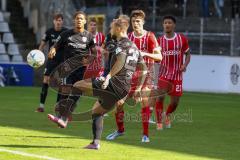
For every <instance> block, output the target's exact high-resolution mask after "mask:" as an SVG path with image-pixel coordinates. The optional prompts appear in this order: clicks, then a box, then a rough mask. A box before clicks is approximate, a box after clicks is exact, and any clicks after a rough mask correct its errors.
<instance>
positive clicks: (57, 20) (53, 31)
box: [36, 14, 67, 112]
mask: <svg viewBox="0 0 240 160" xmlns="http://www.w3.org/2000/svg"><path fill="white" fill-rule="evenodd" d="M53 24H54V26H53V28H50V29H48V30H47V31H46V32H45V34H44V36H43V37H42V41H41V43H40V46H39V48H38V49H39V50H41V51H43V49H44V47H45V46H47V45H48V47H49V49H50V47H52V46H53V44H54V43H55V42H56V40H57V38H58V36H59V35H60V33H62V32H64V31H66V30H67V29H66V28H64V27H62V25H63V15H62V14H55V15H54V17H53ZM58 55H59V56H56V57H55V58H54V59H48V60H47V64H46V67H45V69H44V76H43V84H42V91H41V93H40V105H39V107H38V108H37V109H36V112H44V104H45V101H46V97H47V93H48V87H49V75H50V73H51V72H52V71H53V69H54V68H56V67H57V66H58V65H59V64H60V63H61V62H62V61H63V58H62V57H61V54H58ZM58 100H59V94H58V98H57V101H58Z"/></svg>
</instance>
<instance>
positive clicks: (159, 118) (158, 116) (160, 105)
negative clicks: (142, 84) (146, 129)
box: [156, 101, 163, 123]
mask: <svg viewBox="0 0 240 160" xmlns="http://www.w3.org/2000/svg"><path fill="white" fill-rule="evenodd" d="M162 113H163V102H162V101H157V102H156V120H157V123H162Z"/></svg>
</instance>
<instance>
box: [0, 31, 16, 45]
mask: <svg viewBox="0 0 240 160" xmlns="http://www.w3.org/2000/svg"><path fill="white" fill-rule="evenodd" d="M2 41H3V43H14V38H13V34H12V33H4V34H3V39H2Z"/></svg>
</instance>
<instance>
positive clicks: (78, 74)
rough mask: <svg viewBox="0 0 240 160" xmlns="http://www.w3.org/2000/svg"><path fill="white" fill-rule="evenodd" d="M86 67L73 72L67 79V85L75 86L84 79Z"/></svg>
mask: <svg viewBox="0 0 240 160" xmlns="http://www.w3.org/2000/svg"><path fill="white" fill-rule="evenodd" d="M85 70H86V67H85V66H84V67H80V68H78V69H77V70H75V71H74V72H72V73H71V74H70V75H69V76H68V77H67V79H66V84H74V83H75V82H77V81H80V80H82V79H83V75H84V73H85Z"/></svg>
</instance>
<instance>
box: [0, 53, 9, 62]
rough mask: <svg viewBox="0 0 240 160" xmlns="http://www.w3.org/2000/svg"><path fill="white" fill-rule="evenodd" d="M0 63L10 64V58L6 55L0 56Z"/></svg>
mask: <svg viewBox="0 0 240 160" xmlns="http://www.w3.org/2000/svg"><path fill="white" fill-rule="evenodd" d="M0 62H10V58H9V56H8V55H7V54H0Z"/></svg>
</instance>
